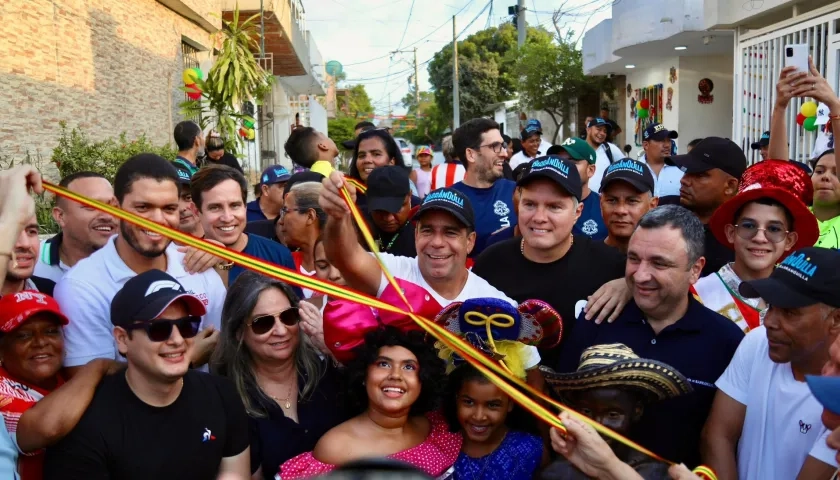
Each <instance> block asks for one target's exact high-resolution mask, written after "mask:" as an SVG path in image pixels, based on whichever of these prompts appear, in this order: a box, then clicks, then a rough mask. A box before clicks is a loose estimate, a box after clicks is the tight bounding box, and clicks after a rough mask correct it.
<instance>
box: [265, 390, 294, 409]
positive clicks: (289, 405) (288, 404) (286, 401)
mask: <svg viewBox="0 0 840 480" xmlns="http://www.w3.org/2000/svg"><path fill="white" fill-rule="evenodd" d="M268 396H269V397H271V399H272V400H274V401H275V402H277V403H280V405H281V406H283V408H285V409H286V410H288V409H290V408H292V401H291V399H292V389H291V388H289V394H288V395H286V397H285V398H280V397H275V396H274V395H271V394H269V395H268ZM281 402H283V403H281Z"/></svg>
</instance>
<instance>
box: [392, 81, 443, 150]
mask: <svg viewBox="0 0 840 480" xmlns="http://www.w3.org/2000/svg"><path fill="white" fill-rule="evenodd" d="M402 105H403V107H405V108H406V109H407V112H406V114H407V115H416V121H415V126H414V127H413V128H409V129H404V130H398V131H396V132H395V134H396V135H398V136H402V137H405V138H407V139H408V140H409V141H411V143H413V144H415V145H428V144H432V143H437V142H438V141H440V139H441V137H443V132H444V131H446V129H447V128H449V117H447V116H445V115H444V113H443V112H441V110H440V108H439V107H438V105H437V102H436V101H435V95H434V93H432V92H420V105H419V106H418V105H417V102H416V100H415V98H414V92H409V93H408V94H406V96H405V97H403V99H402Z"/></svg>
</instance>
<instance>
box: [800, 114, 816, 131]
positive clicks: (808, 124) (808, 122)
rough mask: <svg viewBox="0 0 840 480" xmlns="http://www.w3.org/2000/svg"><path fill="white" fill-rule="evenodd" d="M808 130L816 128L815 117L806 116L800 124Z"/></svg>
mask: <svg viewBox="0 0 840 480" xmlns="http://www.w3.org/2000/svg"><path fill="white" fill-rule="evenodd" d="M802 128H804V129H805V130H806V131H808V132H813V131H814V130H816V129H817V117H808V118H806V119H805V123H804V124H803V125H802Z"/></svg>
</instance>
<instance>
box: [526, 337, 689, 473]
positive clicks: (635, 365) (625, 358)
mask: <svg viewBox="0 0 840 480" xmlns="http://www.w3.org/2000/svg"><path fill="white" fill-rule="evenodd" d="M540 370H541V371H542V372H543V375H544V376H545V379H546V382H547V383H548V384H549V386H550V387H551V389H552V390H553V392H554V394H555V395H556V396H558V397H560V398H561V399H562V400H563V401H565V402H566V403H567V404H568V405H569V406H570V407H572V408H573V409H575V410H576V411H578V412H579V413H581V414H583V415H586V416H587V417H589V418H591V419H593V420H595V421H596V422H598V423H600V424H601V425H604V426H605V427H608V428H610V429H612V430H614V431H616V432H618V433H620V434H621V435H624V436H628V435H629V434H630V429H631V427H632V426H633V424H635V423H636V422H637V421H638V420H639V419H640V418H641V416H642V413H643V412H644V408H645V406H646V405H648V404H650V403H653V402H657V401H660V400H665V399H668V398H674V397H677V396H679V395H685V394H687V393H690V392H691V391H692V388H691V385H690V384H689V383H688V380H687V379H686V378H685V377H684V376H683V375H682V374H681V373H680V372H678V371H677V370H675V369H674V368H673V367H671V366H670V365H666V364H664V363H662V362H657V361H655V360H647V359H641V358H639V357H638V356H637V355H636V354H635V353H634V352H633V350H631V349H630V348H629V347H627V346H626V345H622V344H609V345H595V346H593V347H589V348H587V349H586V350H584V352H583V355H581V360H580V366H579V367H578V369H577V371H576V372H572V373H556V372H554V371H553V370H551V369H550V368H548V367H540ZM606 440H607V443H608V444H609V445H610V446H611V447H612V449H613V452H614V453H615V455H616V456H617V457H618V458H619V460H621V461H622V462H624V463H627V464H628V465H630V466H631V467H633V469H634V470H635V471H636V472H637V473H638V474H639V475H640V476H641V477H642V478H644V479H645V480H659V479H662V480H665V479H669V478H671V477H670V476H669V475H668V465H667V464H665V463H662V462H658V461H656V460H654V459H652V458H650V457H648V456H647V455H645V454H643V453H641V452H638V451H636V450H634V449H632V448H629V447H627V446H625V445H623V444H620V443H617V442H615V441H613V440H611V439H606ZM535 478H538V479H539V480H554V479H563V480H569V479H586V478H589V477H588V476H586V475H585V474H584V473H583V472H581V471H580V470H578V469H577V468H576V467H575V466H574V465H572V464H571V463H570V462H569V461H568V460H566V459H565V458H562V459H559V460H556V461H555V462H553V463H551V465H549V466H548V467H546V469H545V470H543V471H542V472H541V473H540V475H539V476H538V477H535Z"/></svg>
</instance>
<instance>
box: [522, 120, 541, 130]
mask: <svg viewBox="0 0 840 480" xmlns="http://www.w3.org/2000/svg"><path fill="white" fill-rule="evenodd" d="M528 127H534V128H536V129H537V130H539V131H542V123H540V121H539V120H537V119H536V118H532V119H530V120H528V123H526V124H525V128H528Z"/></svg>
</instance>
